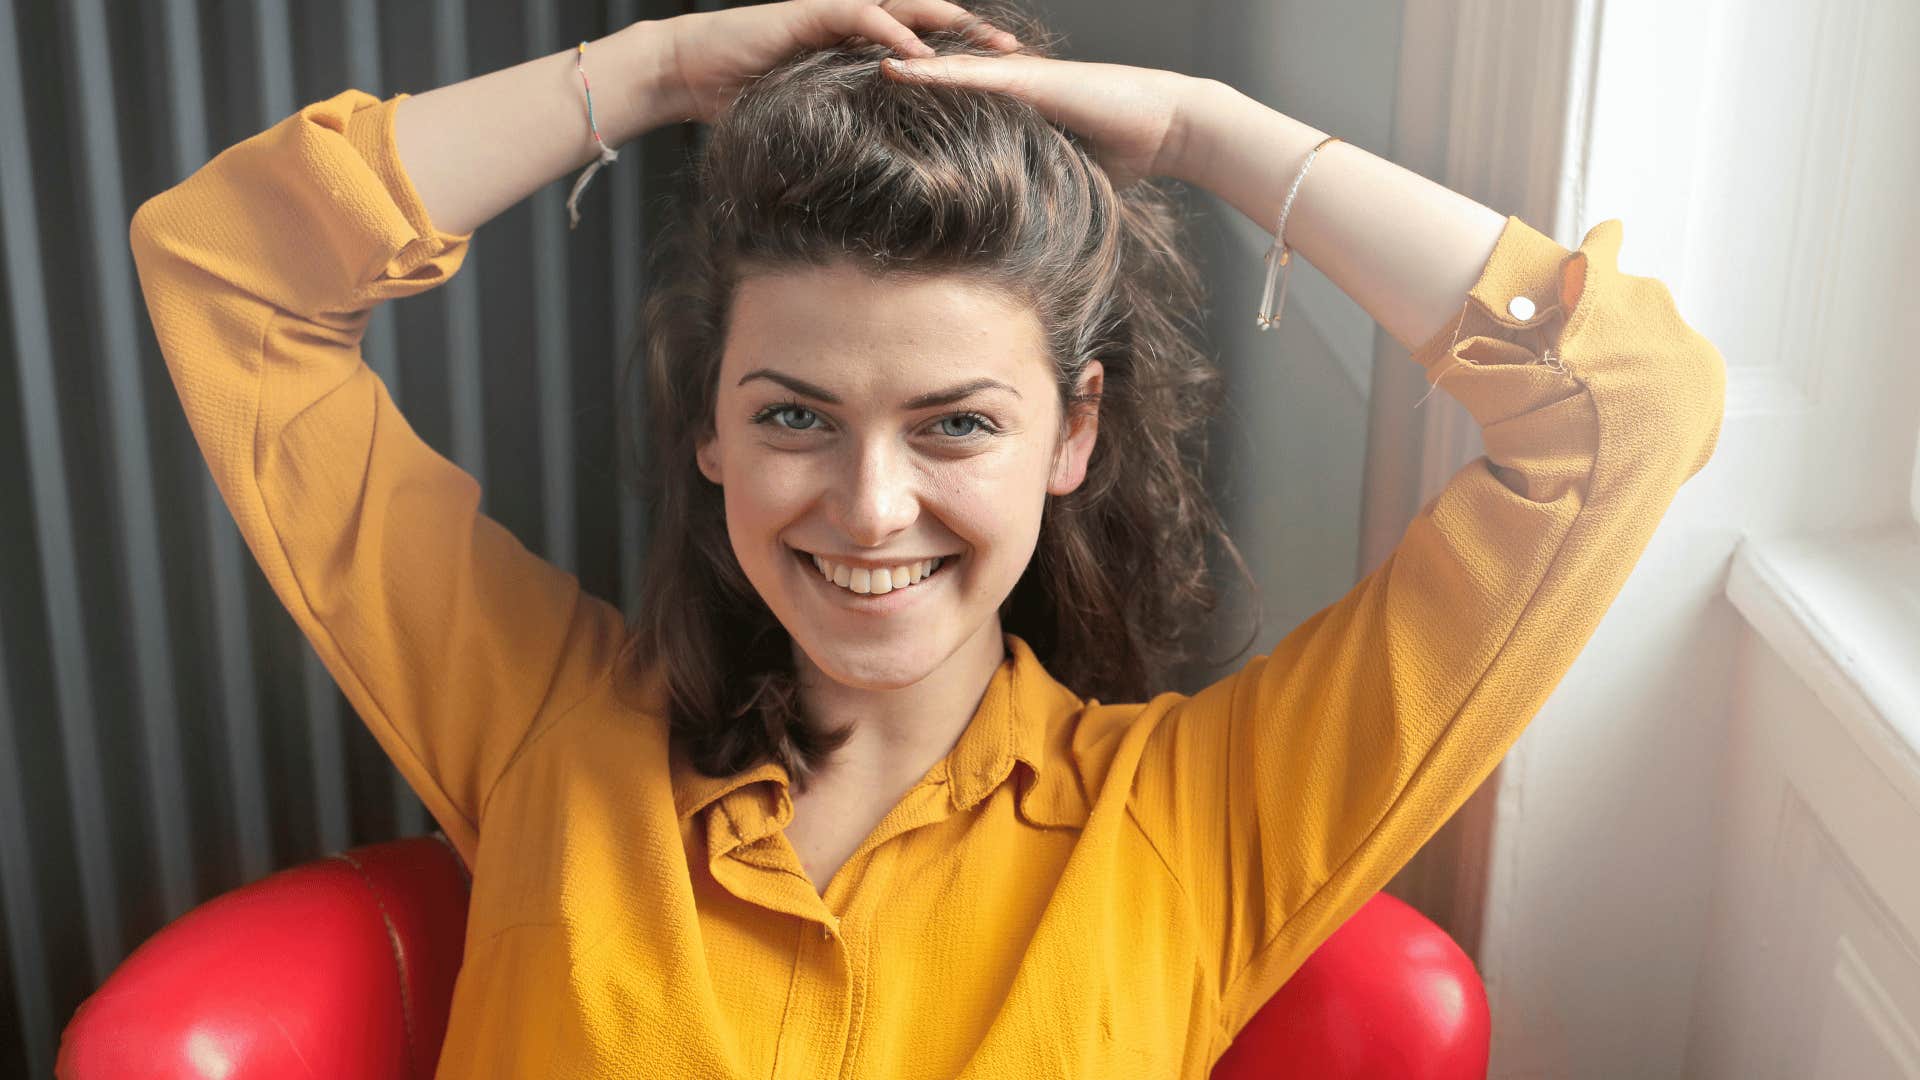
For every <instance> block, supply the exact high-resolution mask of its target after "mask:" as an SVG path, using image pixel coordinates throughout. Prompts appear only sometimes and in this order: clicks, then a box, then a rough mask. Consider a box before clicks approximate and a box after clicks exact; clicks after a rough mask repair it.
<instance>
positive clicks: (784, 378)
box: [735, 368, 1020, 409]
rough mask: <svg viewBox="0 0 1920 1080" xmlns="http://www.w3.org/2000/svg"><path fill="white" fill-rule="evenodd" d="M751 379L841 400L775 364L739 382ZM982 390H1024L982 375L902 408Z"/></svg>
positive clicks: (835, 402)
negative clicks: (775, 368)
mask: <svg viewBox="0 0 1920 1080" xmlns="http://www.w3.org/2000/svg"><path fill="white" fill-rule="evenodd" d="M751 379H766V380H769V381H771V382H776V383H779V384H780V385H781V386H784V387H786V388H787V389H789V390H791V391H793V392H794V393H796V394H805V395H807V396H808V397H811V398H818V399H820V400H821V401H824V402H826V403H827V404H829V405H839V404H841V401H840V399H839V398H837V397H835V396H834V395H833V394H831V393H828V392H827V391H826V390H825V389H822V388H821V387H818V386H815V385H813V384H812V383H810V382H807V381H806V380H804V379H796V378H794V377H793V376H791V375H787V374H783V373H781V372H778V371H775V370H773V369H772V368H759V369H756V370H754V371H749V372H747V373H746V375H744V376H742V377H741V379H740V381H739V382H738V383H736V384H735V385H736V386H745V385H747V382H748V381H749V380H751ZM982 390H1005V391H1007V392H1008V393H1010V394H1012V395H1013V396H1014V397H1019V396H1020V391H1018V390H1015V389H1014V388H1013V387H1011V386H1008V385H1007V384H1006V383H1003V382H1001V381H1000V380H998V379H988V378H979V379H970V380H968V381H967V382H963V383H957V384H955V385H953V386H949V387H947V388H946V389H945V390H935V391H933V392H932V393H930V394H921V395H920V396H919V397H916V398H909V399H908V400H907V401H906V402H905V403H904V404H903V405H902V406H901V408H904V409H926V408H931V407H933V406H935V405H951V404H953V403H954V402H956V401H959V400H960V399H962V398H965V397H967V396H969V395H972V394H977V393H979V392H980V391H982Z"/></svg>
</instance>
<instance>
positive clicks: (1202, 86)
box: [1164, 78, 1245, 190]
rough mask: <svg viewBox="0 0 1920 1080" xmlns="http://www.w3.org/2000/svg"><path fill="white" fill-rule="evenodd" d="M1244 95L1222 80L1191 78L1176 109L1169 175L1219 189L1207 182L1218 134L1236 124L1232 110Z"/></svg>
mask: <svg viewBox="0 0 1920 1080" xmlns="http://www.w3.org/2000/svg"><path fill="white" fill-rule="evenodd" d="M1235 98H1241V99H1244V98H1245V95H1243V94H1241V93H1240V92H1239V91H1238V90H1235V89H1234V88H1233V87H1231V86H1229V85H1227V84H1226V83H1224V82H1221V81H1220V80H1219V79H1206V78H1192V79H1190V80H1189V81H1188V82H1187V84H1186V86H1185V90H1184V92H1183V93H1182V94H1181V96H1180V99H1179V101H1180V103H1179V106H1178V108H1176V110H1175V112H1174V116H1175V129H1174V138H1173V139H1172V140H1171V144H1172V145H1171V149H1172V160H1171V161H1170V162H1169V163H1168V165H1167V167H1166V169H1165V170H1164V171H1165V172H1166V174H1167V175H1168V176H1171V177H1173V178H1174V179H1176V180H1180V181H1182V182H1184V183H1188V184H1193V185H1196V186H1198V187H1202V188H1206V189H1208V190H1217V189H1216V188H1214V187H1213V185H1212V184H1210V183H1209V182H1208V177H1209V176H1211V175H1212V174H1213V172H1214V171H1215V169H1216V161H1217V158H1218V148H1219V135H1220V133H1222V132H1225V131H1229V130H1231V128H1232V125H1233V122H1234V121H1233V116H1232V114H1233V111H1234V108H1235V106H1236V105H1237V104H1239V102H1236V101H1235V100H1234V99H1235Z"/></svg>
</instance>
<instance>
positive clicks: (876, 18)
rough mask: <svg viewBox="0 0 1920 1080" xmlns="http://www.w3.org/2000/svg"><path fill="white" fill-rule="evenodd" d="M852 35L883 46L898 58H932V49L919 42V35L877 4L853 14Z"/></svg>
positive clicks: (869, 5)
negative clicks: (898, 56)
mask: <svg viewBox="0 0 1920 1080" xmlns="http://www.w3.org/2000/svg"><path fill="white" fill-rule="evenodd" d="M852 30H853V33H855V34H858V35H859V36H861V37H863V38H866V39H867V40H868V41H872V42H875V43H877V44H880V45H885V46H886V47H887V48H889V49H892V50H893V51H894V52H895V53H896V54H898V55H900V56H910V57H924V56H933V55H934V51H933V47H932V46H930V45H928V44H927V43H926V42H924V41H921V40H920V35H918V34H916V33H914V32H913V31H912V30H909V29H907V28H906V27H905V26H902V25H901V24H900V20H898V19H895V18H894V17H893V16H892V15H890V14H888V13H887V9H885V8H883V7H881V6H879V5H878V4H867V5H865V6H863V7H861V8H860V9H859V10H858V11H855V12H854V13H853V27H852Z"/></svg>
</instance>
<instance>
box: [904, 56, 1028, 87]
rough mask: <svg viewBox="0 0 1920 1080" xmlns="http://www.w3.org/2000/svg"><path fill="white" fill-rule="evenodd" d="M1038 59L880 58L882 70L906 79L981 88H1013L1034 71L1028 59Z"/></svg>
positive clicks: (991, 57)
mask: <svg viewBox="0 0 1920 1080" xmlns="http://www.w3.org/2000/svg"><path fill="white" fill-rule="evenodd" d="M1037 59H1038V58H1036V57H1027V56H971V55H968V54H966V53H951V54H949V55H946V56H934V57H926V58H910V59H906V60H900V59H894V58H891V57H889V58H888V59H886V60H884V61H882V62H881V64H880V70H882V71H884V72H887V73H889V74H891V75H893V76H894V77H895V78H898V79H901V80H904V81H907V82H939V83H947V84H949V85H953V86H970V87H973V88H975V89H978V90H1000V91H1006V92H1012V91H1013V90H1015V89H1016V88H1018V87H1020V86H1022V85H1023V84H1024V83H1025V82H1026V81H1027V79H1028V77H1030V76H1031V75H1032V74H1033V73H1032V71H1031V70H1030V69H1027V65H1028V62H1029V61H1036V60H1037ZM1023 69H1027V70H1023Z"/></svg>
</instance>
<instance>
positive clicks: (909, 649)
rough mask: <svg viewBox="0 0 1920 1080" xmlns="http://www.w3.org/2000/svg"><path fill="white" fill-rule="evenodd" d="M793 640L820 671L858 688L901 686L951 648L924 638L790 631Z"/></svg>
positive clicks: (917, 678) (931, 669) (925, 673)
mask: <svg viewBox="0 0 1920 1080" xmlns="http://www.w3.org/2000/svg"><path fill="white" fill-rule="evenodd" d="M793 638H794V642H795V644H796V645H797V646H798V647H799V649H800V650H801V651H802V652H804V653H806V655H807V659H808V660H810V661H812V663H813V666H814V667H816V668H819V669H820V673H821V674H822V675H825V676H826V677H827V678H829V679H832V680H833V681H834V682H836V683H839V684H840V685H842V686H846V687H851V688H853V689H857V690H900V689H904V688H906V687H909V686H912V685H914V684H915V683H918V682H920V680H922V679H924V678H926V677H927V676H928V675H931V674H933V672H934V671H936V670H938V669H939V667H940V665H941V664H942V663H943V662H945V660H946V659H947V657H948V656H949V655H951V654H952V652H953V649H952V648H942V647H940V646H941V644H944V643H936V642H929V641H926V640H911V639H904V638H895V639H893V640H885V639H882V640H875V641H864V642H863V641H847V640H836V638H835V635H832V634H820V633H803V634H797V635H793Z"/></svg>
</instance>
